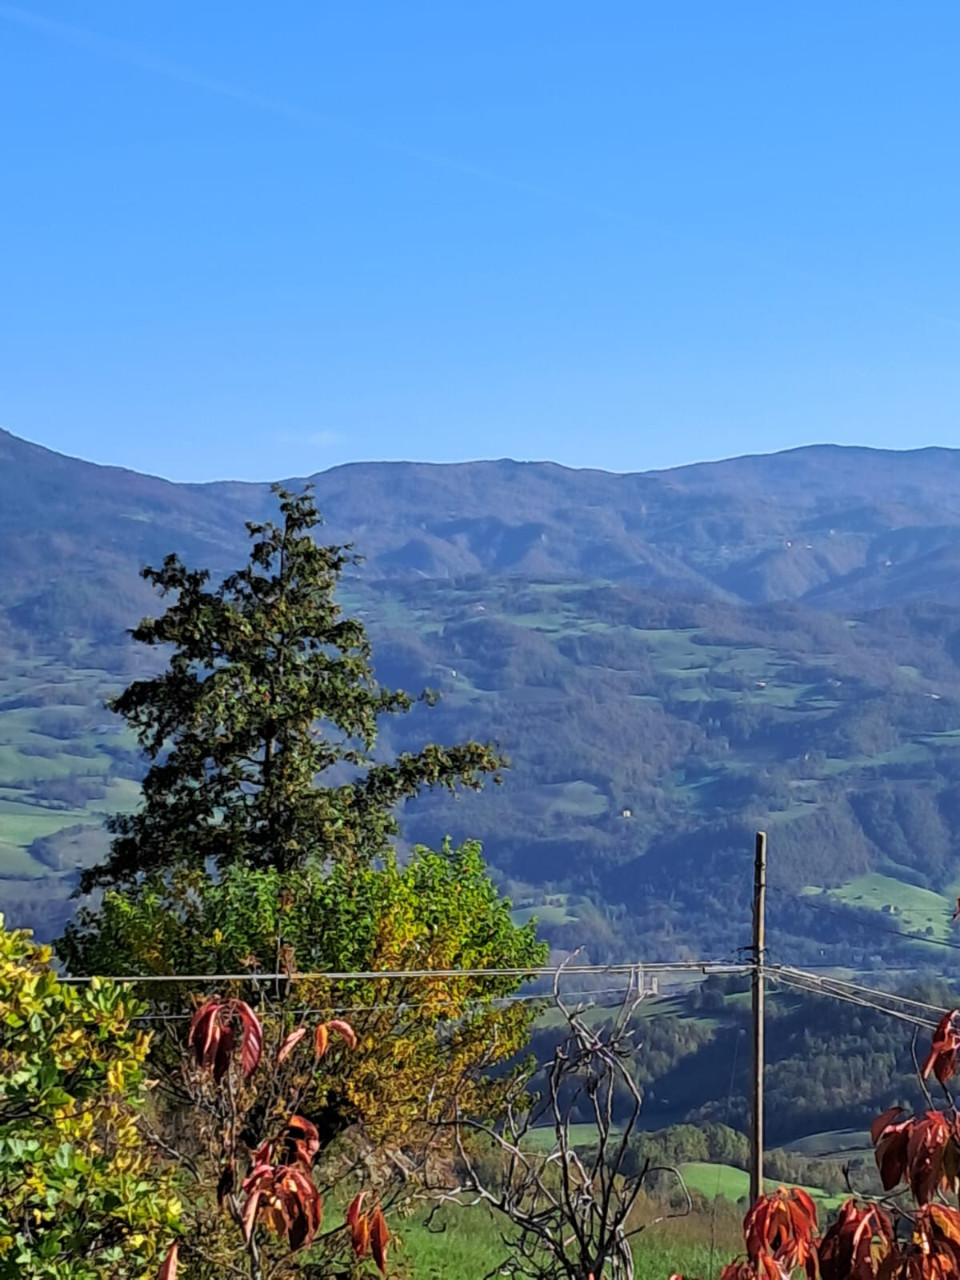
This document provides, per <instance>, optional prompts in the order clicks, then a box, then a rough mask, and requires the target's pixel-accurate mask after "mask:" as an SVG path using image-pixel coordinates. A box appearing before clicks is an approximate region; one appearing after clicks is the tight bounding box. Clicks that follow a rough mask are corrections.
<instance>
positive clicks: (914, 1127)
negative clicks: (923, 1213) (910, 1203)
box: [870, 1107, 960, 1205]
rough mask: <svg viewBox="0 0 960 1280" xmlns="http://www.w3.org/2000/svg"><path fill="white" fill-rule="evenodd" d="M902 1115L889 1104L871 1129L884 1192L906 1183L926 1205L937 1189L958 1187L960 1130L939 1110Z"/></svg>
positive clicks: (898, 1109)
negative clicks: (914, 1114) (922, 1113)
mask: <svg viewBox="0 0 960 1280" xmlns="http://www.w3.org/2000/svg"><path fill="white" fill-rule="evenodd" d="M902 1114H903V1108H902V1107H891V1108H890V1109H889V1111H884V1113H883V1115H880V1116H877V1118H876V1120H874V1122H873V1124H872V1126H871V1128H870V1139H871V1141H872V1142H873V1146H874V1153H875V1156H876V1161H877V1168H878V1169H879V1170H880V1181H881V1182H882V1183H883V1189H884V1190H885V1191H892V1190H893V1188H894V1187H895V1186H897V1184H898V1183H900V1182H906V1184H907V1186H908V1187H909V1188H910V1190H911V1192H912V1193H913V1197H914V1199H915V1200H916V1202H917V1204H918V1205H926V1204H929V1203H930V1201H931V1200H932V1199H933V1197H934V1195H935V1194H936V1193H937V1192H938V1191H939V1190H944V1191H956V1190H957V1187H958V1178H960V1131H958V1125H957V1121H956V1120H948V1119H947V1117H946V1116H945V1115H944V1113H943V1112H942V1111H928V1112H926V1114H924V1115H922V1116H908V1117H907V1118H906V1119H905V1120H901V1119H900V1118H899V1117H900V1116H901V1115H902Z"/></svg>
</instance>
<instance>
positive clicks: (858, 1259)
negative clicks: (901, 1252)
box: [817, 1200, 895, 1280]
mask: <svg viewBox="0 0 960 1280" xmlns="http://www.w3.org/2000/svg"><path fill="white" fill-rule="evenodd" d="M894 1250H895V1243H894V1235H893V1223H892V1222H891V1220H890V1218H889V1217H888V1215H887V1214H886V1213H884V1211H883V1210H882V1209H880V1208H878V1207H877V1206H876V1205H873V1206H866V1207H861V1206H858V1205H857V1204H856V1202H855V1201H853V1200H848V1201H847V1202H846V1204H845V1205H843V1207H842V1208H841V1210H840V1212H839V1214H838V1215H837V1220H836V1222H834V1224H833V1225H832V1226H831V1227H830V1229H829V1230H828V1231H827V1233H826V1235H825V1236H824V1237H823V1239H822V1240H821V1241H820V1243H819V1244H818V1245H817V1258H818V1261H819V1263H820V1277H821V1280H876V1277H877V1275H878V1273H879V1271H880V1268H881V1265H882V1264H883V1263H884V1262H885V1260H886V1259H888V1258H891V1257H893V1255H894ZM885 1274H886V1269H885Z"/></svg>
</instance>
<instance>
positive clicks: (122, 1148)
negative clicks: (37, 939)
mask: <svg viewBox="0 0 960 1280" xmlns="http://www.w3.org/2000/svg"><path fill="white" fill-rule="evenodd" d="M49 961H50V952H49V950H48V949H47V948H46V947H40V946H37V945H36V944H34V943H33V942H32V941H31V939H30V934H29V932H27V931H25V930H19V931H13V932H10V931H7V930H5V929H4V928H3V917H2V916H0V1278H2V1280H8V1278H9V1280H12V1278H13V1277H26V1278H31V1277H37V1278H38V1280H39V1277H43V1280H106V1278H107V1277H110V1280H127V1278H128V1277H130V1278H131V1280H132V1277H139V1276H142V1275H144V1274H146V1273H147V1272H155V1271H156V1270H157V1268H158V1266H159V1262H158V1261H157V1258H158V1254H160V1252H161V1250H164V1249H165V1248H166V1246H167V1245H168V1244H169V1242H170V1240H171V1238H172V1237H173V1235H174V1234H175V1231H176V1228H177V1223H178V1220H179V1216H180V1204H179V1202H178V1200H177V1197H176V1194H175V1191H174V1188H173V1184H172V1181H171V1175H170V1174H169V1173H168V1172H166V1171H165V1170H164V1169H163V1168H162V1167H161V1166H160V1164H159V1162H158V1160H157V1157H156V1155H155V1153H154V1151H153V1150H152V1149H151V1148H150V1146H149V1144H148V1142H147V1140H146V1139H145V1137H144V1135H143V1133H142V1132H141V1129H140V1124H139V1120H140V1115H141V1113H142V1108H143V1105H144V1101H145V1081H144V1063H145V1060H146V1057H147V1051H148V1049H149V1036H148V1035H146V1034H145V1033H143V1032H141V1031H138V1030H136V1029H135V1028H134V1027H132V1026H131V1022H130V1019H131V1016H133V1015H135V1014H136V1013H137V1012H139V1009H138V1007H137V1006H136V1005H135V1004H134V1003H133V1002H132V1001H131V1000H130V999H129V997H128V996H127V995H126V994H125V993H124V992H123V990H122V989H121V988H120V987H118V986H117V985H116V984H115V983H110V982H98V981H93V982H91V983H90V984H88V985H85V986H82V987H79V988H76V987H71V986H67V985H64V984H62V983H61V982H59V981H58V980H57V977H56V974H55V973H54V972H53V971H52V970H51V968H50V966H49Z"/></svg>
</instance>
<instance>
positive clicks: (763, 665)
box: [0, 434, 960, 965]
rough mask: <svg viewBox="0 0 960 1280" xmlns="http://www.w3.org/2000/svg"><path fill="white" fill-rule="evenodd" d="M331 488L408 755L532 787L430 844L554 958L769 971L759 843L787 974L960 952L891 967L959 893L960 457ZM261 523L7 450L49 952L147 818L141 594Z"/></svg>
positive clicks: (6, 650) (13, 682)
mask: <svg viewBox="0 0 960 1280" xmlns="http://www.w3.org/2000/svg"><path fill="white" fill-rule="evenodd" d="M314 481H315V484H316V489H317V496H318V504H319V505H320V507H321V509H322V510H324V512H325V514H326V516H327V518H328V526H327V530H326V532H327V533H328V534H329V537H330V538H331V540H333V539H340V538H348V539H351V540H353V541H355V542H356V543H357V545H358V549H359V550H360V551H361V552H363V553H364V554H365V555H366V556H367V563H366V564H365V565H364V566H363V567H362V569H361V570H360V572H359V574H358V575H357V577H356V578H354V579H353V580H351V582H350V584H349V586H348V589H347V593H346V598H345V603H346V604H347V606H348V607H349V608H351V609H355V610H357V611H358V612H360V613H362V615H363V617H364V619H365V621H366V622H367V624H368V626H369V628H370V631H371V634H372V637H373V639H374V645H375V649H374V652H375V660H376V664H377V668H378V673H379V674H380V676H381V678H383V679H384V680H385V681H387V682H388V683H400V684H402V685H405V686H407V687H410V688H417V687H419V686H422V685H424V684H426V685H430V686H433V687H437V688H439V689H440V690H441V691H442V693H443V695H444V696H443V699H442V701H441V703H440V706H439V708H437V709H435V710H432V711H430V712H426V711H423V712H417V713H416V714H415V715H414V716H412V717H410V718H408V720H406V721H405V722H404V723H403V725H402V726H397V727H394V728H392V729H391V730H390V733H391V735H392V736H391V739H390V741H388V742H387V743H385V746H386V747H388V748H396V747H406V746H408V745H412V744H413V743H414V742H415V741H417V740H423V739H424V737H429V738H438V739H441V740H445V741H449V742H454V741H458V740H460V739H462V738H463V737H465V736H472V737H478V738H483V739H486V738H493V739H496V740H497V741H498V742H499V743H500V744H501V746H502V747H503V749H504V750H505V751H506V752H507V754H508V755H509V756H510V758H511V760H512V762H513V767H512V769H511V770H510V772H509V773H508V775H507V778H506V781H505V784H504V786H503V787H502V788H499V789H489V790H488V791H487V792H485V793H484V794H483V795H481V796H479V797H473V796H471V797H467V798H465V799H463V800H462V801H460V802H458V803H456V804H454V803H452V802H450V801H448V800H445V799H443V798H441V797H435V798H431V799H428V800H426V801H423V802H421V803H419V804H418V805H417V806H416V807H415V808H413V809H412V810H411V811H410V812H409V814H408V815H407V817H406V820H405V828H406V831H407V833H408V837H409V838H410V839H411V840H414V839H424V840H429V841H436V840H438V839H439V838H441V837H442V836H443V835H444V834H446V833H447V832H448V831H449V832H452V833H453V834H454V835H456V836H460V835H465V834H476V835H478V836H480V837H481V838H482V839H483V840H484V842H485V845H486V848H487V852H488V854H489V856H490V858H491V859H492V861H493V863H494V865H495V866H496V867H497V869H498V871H499V873H500V874H502V875H503V876H504V877H505V878H507V879H508V880H510V881H511V882H512V884H511V887H512V889H513V891H514V893H515V896H517V898H518V901H520V902H522V903H523V904H525V905H524V907H523V908H522V909H526V910H536V911H537V912H538V913H539V914H540V916H541V918H542V920H543V921H544V925H545V927H546V928H547V929H548V931H549V933H550V935H551V936H552V937H553V938H554V939H555V940H556V941H557V942H558V943H561V944H563V945H570V944H573V943H575V942H577V943H579V942H585V943H586V944H587V946H588V948H589V949H590V951H591V953H592V954H593V955H595V956H596V957H598V958H602V957H603V956H606V955H611V956H612V955H633V954H639V953H640V952H641V951H642V952H643V953H644V954H647V955H652V954H654V953H656V954H660V955H664V956H667V955H673V954H677V953H686V954H691V953H702V952H703V951H704V950H707V951H717V950H718V949H719V950H730V949H731V948H734V947H736V946H737V945H738V944H740V943H742V942H743V941H745V936H744V935H745V931H746V917H747V902H746V895H747V889H748V885H749V862H750V854H751V833H752V831H753V829H754V828H755V827H756V826H758V825H763V826H766V827H768V829H769V830H770V834H771V863H772V868H771V877H772V884H773V890H774V892H773V893H772V894H771V916H772V922H773V929H774V938H775V940H776V941H777V944H778V945H780V946H781V947H782V949H783V951H784V953H785V954H789V956H790V957H791V958H793V959H797V958H803V957H805V958H806V959H807V960H810V959H812V958H814V957H816V958H820V952H821V950H823V951H824V952H825V954H828V955H829V957H830V958H833V959H838V960H843V961H846V962H849V963H853V964H864V965H869V963H871V957H873V956H875V955H876V954H877V953H878V948H882V949H883V951H884V953H885V954H886V953H891V954H892V953H893V952H896V951H897V950H898V949H899V950H901V951H902V952H903V953H904V955H905V956H907V957H909V958H910V959H911V960H912V959H913V958H915V957H919V956H923V955H925V954H926V955H929V954H936V950H935V948H933V947H931V946H928V945H924V944H920V943H915V942H911V941H908V940H907V939H905V938H903V937H902V936H898V935H902V934H904V933H916V934H919V935H921V936H922V937H929V938H933V939H937V938H938V937H942V934H943V930H944V928H945V923H946V919H947V916H948V910H947V899H948V898H949V897H950V896H951V895H954V896H955V894H954V889H955V884H956V881H957V880H958V879H960V857H958V856H957V853H956V850H958V849H960V842H958V840H957V836H958V834H960V831H958V827H960V804H958V802H957V801H956V799H955V795H954V793H955V790H956V779H957V774H958V769H960V754H958V752H957V744H958V743H960V667H958V665H957V662H956V658H957V657H958V656H960V610H955V609H954V607H953V605H952V604H951V600H952V599H953V597H954V585H955V584H954V582H953V579H952V578H951V572H952V571H951V569H950V565H951V564H952V562H953V560H954V559H955V558H957V557H958V555H960V454H956V453H954V452H951V451H946V450H925V451H920V452H917V453H913V454H903V455H893V454H884V453H873V452H871V451H868V450H840V449H832V448H826V447H824V448H814V449H808V450H798V451H794V452H793V453H790V454H781V455H776V456H773V457H768V458H746V459H734V460H731V461H729V462H725V463H717V464H704V465H702V466H698V467H689V468H683V469H679V470H677V471H674V472H666V473H649V474H647V475H638V476H615V475H609V474H605V473H600V472H573V471H569V470H566V469H564V468H561V467H556V466H553V465H551V464H517V463H506V462H503V463H476V464H464V465H463V466H456V467H432V466H425V465H417V464H362V465H357V466H351V467H341V468H336V469H334V470H333V471H330V472H327V473H323V474H321V475H319V476H317V477H315V478H314ZM270 503H271V499H270V495H269V489H268V486H257V485H238V484H217V485H206V486H179V485H171V484H168V483H166V482H164V481H160V480H155V479H151V478H148V477H142V476H137V475H135V474H133V473H130V472H124V471H119V470H116V469H110V468H101V467H94V466H90V465H89V464H84V463H79V462H76V461H74V460H71V459H65V458H61V457H59V456H58V455H55V454H51V453H49V452H48V451H46V450H42V449H39V448H38V447H36V446H32V445H28V444H26V443H24V442H22V441H17V440H16V439H14V438H13V437H10V436H6V435H3V434H0V552H2V553H3V556H4V561H5V565H6V572H5V574H4V575H3V577H2V579H0V712H2V715H0V874H2V875H3V876H4V879H3V880H2V882H0V898H2V899H3V901H4V905H5V907H6V909H7V912H8V915H9V916H10V917H11V918H15V919H16V918H19V919H23V920H26V921H30V922H32V923H35V924H38V925H39V926H40V927H41V929H43V930H44V931H46V932H49V931H51V930H55V929H56V928H57V927H58V926H59V924H60V923H61V922H62V919H63V918H64V914H65V912H66V911H67V910H68V909H69V908H68V905H67V895H68V893H69V891H70V889H71V888H72V885H73V884H74V882H75V879H76V868H77V866H80V865H88V864H89V863H90V862H91V861H92V860H93V859H94V858H95V856H96V855H97V854H98V853H99V852H101V851H102V847H103V845H102V841H103V837H102V834H100V825H101V823H102V819H103V815H104V814H105V813H106V812H108V811H110V810H113V809H116V808H118V807H123V806H129V805H133V804H135V803H136V799H137V785H136V783H137V778H138V777H139V771H140V765H139V762H138V760H137V758H136V756H135V753H134V752H133V749H132V744H131V743H130V742H129V741H128V740H127V739H126V738H125V736H124V735H123V734H122V733H120V732H118V727H117V725H116V724H115V723H111V720H110V717H109V716H108V715H107V714H106V713H105V712H104V711H103V710H102V701H103V698H104V697H105V696H106V695H107V694H108V693H109V692H112V691H115V690H116V689H117V688H118V687H120V686H122V685H123V684H124V683H125V682H126V681H127V680H129V678H130V676H131V675H132V674H134V673H135V672H136V671H137V670H139V669H142V667H141V664H142V663H143V662H144V661H145V659H144V657H143V656H142V655H138V654H137V653H136V652H135V651H134V649H133V648H132V647H131V646H130V644H129V642H128V641H127V640H126V639H125V636H124V628H125V627H127V626H129V625H130V624H132V623H133V622H134V621H136V620H137V619H138V618H139V616H140V615H141V614H142V613H144V612H148V611H150V610H151V609H152V608H153V606H154V601H153V598H152V596H151V594H150V592H149V591H147V590H146V588H145V587H144V584H143V583H142V582H141V581H140V580H139V578H138V576H137V571H138V569H139V567H140V566H141V565H142V564H143V563H144V562H153V563H157V562H159V560H160V559H161V558H162V557H163V555H165V554H166V553H167V552H168V551H171V550H176V551H178V552H180V553H181V554H182V555H183V556H184V557H185V558H186V559H187V560H188V562H192V563H194V564H197V565H207V566H209V567H211V568H212V569H213V571H214V572H215V573H217V572H222V571H224V570H226V569H228V568H231V567H235V566H236V565H237V564H238V563H239V562H240V560H241V559H242V557H243V555H244V544H245V541H246V539H245V534H244V530H243V521H244V520H245V519H256V518H260V517H262V516H263V515H265V514H266V513H267V512H268V509H269V507H270ZM957 600H958V602H960V596H957ZM421 715H429V716H430V721H429V723H427V722H426V721H424V720H420V719H418V717H420V716H421ZM928 931H929V933H928ZM881 932H882V933H885V934H886V937H885V938H884V937H882V936H881Z"/></svg>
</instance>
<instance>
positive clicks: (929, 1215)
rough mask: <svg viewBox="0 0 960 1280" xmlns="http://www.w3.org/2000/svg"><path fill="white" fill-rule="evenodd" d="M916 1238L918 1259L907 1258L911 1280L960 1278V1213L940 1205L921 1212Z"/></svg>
mask: <svg viewBox="0 0 960 1280" xmlns="http://www.w3.org/2000/svg"><path fill="white" fill-rule="evenodd" d="M913 1238H914V1243H915V1244H916V1245H918V1246H919V1250H918V1253H919V1256H918V1255H917V1254H914V1255H913V1256H911V1257H909V1258H908V1272H907V1273H908V1276H910V1280H914V1277H915V1278H916V1280H955V1278H956V1277H957V1276H958V1275H960V1214H958V1213H957V1210H956V1209H950V1208H948V1207H947V1206H946V1205H938V1204H930V1205H925V1206H924V1207H922V1208H921V1209H918V1210H917V1213H916V1216H915V1218H914V1233H913ZM911 1264H913V1265H911Z"/></svg>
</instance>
